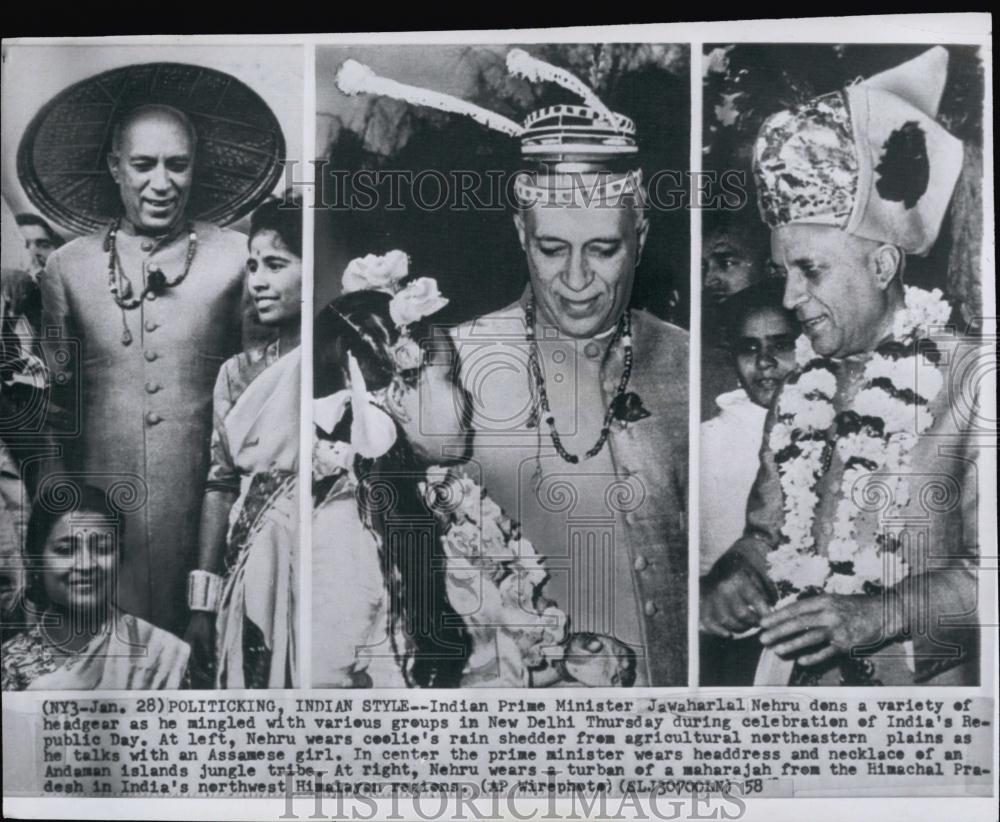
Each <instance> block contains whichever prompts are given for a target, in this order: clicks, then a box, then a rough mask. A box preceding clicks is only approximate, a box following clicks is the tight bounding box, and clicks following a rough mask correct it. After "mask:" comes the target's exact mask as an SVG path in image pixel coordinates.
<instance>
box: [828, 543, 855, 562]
mask: <svg viewBox="0 0 1000 822" xmlns="http://www.w3.org/2000/svg"><path fill="white" fill-rule="evenodd" d="M857 552H858V543H857V541H856V540H852V539H831V540H830V544H829V545H828V546H827V556H828V557H829V559H830V562H852V561H853V559H854V555H855V554H856V553H857Z"/></svg>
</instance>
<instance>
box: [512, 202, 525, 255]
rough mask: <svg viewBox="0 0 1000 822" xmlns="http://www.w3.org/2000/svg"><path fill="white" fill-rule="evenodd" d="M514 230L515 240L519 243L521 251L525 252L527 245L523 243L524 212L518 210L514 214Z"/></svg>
mask: <svg viewBox="0 0 1000 822" xmlns="http://www.w3.org/2000/svg"><path fill="white" fill-rule="evenodd" d="M514 228H515V229H516V230H517V239H518V242H519V243H521V250H522V251H527V250H528V244H527V242H526V241H525V233H524V232H525V226H524V212H523V211H522V210H520V209H518V210H517V211H515V212H514Z"/></svg>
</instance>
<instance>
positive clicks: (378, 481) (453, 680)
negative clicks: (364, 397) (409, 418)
mask: <svg viewBox="0 0 1000 822" xmlns="http://www.w3.org/2000/svg"><path fill="white" fill-rule="evenodd" d="M390 299H391V298H390V296H389V295H388V294H385V293H382V292H379V291H368V290H365V291H355V292H352V293H350V294H344V295H342V296H340V297H338V298H337V299H335V300H333V302H331V303H330V304H329V305H327V306H326V307H325V308H324V309H323V310H322V311H320V313H319V314H318V315H317V317H316V319H315V322H314V326H313V329H314V330H313V338H314V339H313V396H314V397H317V398H318V397H326V396H329V395H330V394H333V393H335V392H337V391H340V390H342V389H344V388H346V387H347V378H346V373H347V354H348V352H350V353H351V354H353V355H354V357H355V359H356V360H357V361H358V365H359V367H360V368H361V373H362V374H363V375H364V378H365V384H366V386H367V388H368V390H369V391H378V390H379V389H382V388H386V387H388V386H389V384H390V383H391V382H392V380H393V377H394V376H395V375H396V374H397V373H398V372H397V370H396V368H395V363H394V360H393V357H392V350H391V349H392V346H394V345H395V344H396V343H397V342H398V341H399V330H398V329H397V327H396V324H395V323H394V322H393V320H392V317H391V316H390V314H389V301H390ZM409 335H410V337H411V338H412V339H413V341H414V342H416V343H417V344H418V345H421V344H422V343H423V342H424V341H425V340H429V339H430V336H431V328H430V326H429V325H428V324H427V323H426V322H423V321H418V322H414V323H411V324H410V326H409ZM400 376H401V377H402V379H403V380H404V381H405V382H407V384H409V385H411V386H412V385H416V383H417V380H418V379H419V369H413V370H411V371H409V372H404V373H402V374H401V375H400ZM350 427H351V412H350V410H348V412H347V414H345V415H344V418H343V419H342V420H341V421H340V423H339V424H338V425H337V427H336V428H335V429H334V431H333V432H332V434H330V435H329V438H330V439H333V440H344V441H346V440H348V439H350ZM317 434H318V435H319V436H321V437H326V436H327V435H325V434H324V433H323V432H322V431H317ZM396 434H397V437H396V442H395V444H394V445H393V447H392V448H391V449H390V450H389V452H388V453H386V454H385V455H384V456H382V457H379V458H378V459H375V460H370V459H363V458H362V457H356V459H355V465H354V470H355V474H356V475H357V477H358V491H357V502H358V507H359V509H360V511H361V513H362V516H363V517H364V518H365V519H366V520H367V521H368V523H369V524H370V526H371V527H372V528H373V530H374V531H375V532H376V533H377V534H378V536H379V537H380V547H379V551H380V554H381V560H382V572H383V580H384V582H385V584H386V589H387V591H388V595H389V605H390V614H391V626H392V627H391V628H390V639H391V640H392V642H393V650H394V652H395V654H396V660H397V662H398V663H399V665H400V668H401V670H402V672H403V676H404V677H405V678H406V680H407V683H408V684H412V685H418V686H420V687H425V688H448V687H456V686H458V685H459V684H461V678H462V672H463V671H464V669H465V663H466V661H467V660H468V658H469V652H470V640H469V636H468V633H467V631H466V629H465V625H464V623H463V622H462V619H461V617H460V616H459V615H458V614H457V613H456V612H455V609H454V608H452V606H451V603H450V602H449V600H448V596H447V593H446V590H445V579H444V566H445V555H444V551H443V549H442V547H441V540H440V532H439V529H440V527H441V526H440V525H439V523H438V522H437V520H436V519H435V518H434V516H433V514H432V513H431V512H430V510H429V509H428V507H427V505H426V504H425V502H424V500H423V495H422V494H421V493H420V490H419V488H418V483H420V482H422V481H424V479H425V468H426V466H425V465H423V464H422V463H421V461H420V460H419V459H418V458H417V456H416V454H415V453H414V451H413V447H412V446H411V445H410V443H409V441H408V440H407V438H406V434H405V433H404V432H403V430H402V428H400V426H399V425H398V424H397V425H396ZM329 487H330V481H326V482H325V483H324V482H320V483H317V484H316V485H315V486H314V488H313V496H314V499H315V500H316V501H317V502H319V501H321V500H322V499H323V498H324V497H325V496H326V493H327V491H328V490H329ZM397 627H401V628H402V629H403V632H404V633H405V634H406V636H408V637H409V639H410V641H411V642H412V650H407V649H400V648H397V647H396V644H395V634H396V630H395V629H396V628H397Z"/></svg>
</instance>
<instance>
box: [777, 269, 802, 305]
mask: <svg viewBox="0 0 1000 822" xmlns="http://www.w3.org/2000/svg"><path fill="white" fill-rule="evenodd" d="M807 296H808V295H807V294H806V290H805V281H804V279H803V277H802V275H801V274H796V273H795V272H793V271H789V272H788V275H787V276H786V277H785V294H784V297H783V298H782V301H781V303H782V305H784V307H785V308H786V309H788V310H789V311H794V310H795V309H796V308H798V307H799V306H800V305H802V303H804V302H805V300H806V297H807Z"/></svg>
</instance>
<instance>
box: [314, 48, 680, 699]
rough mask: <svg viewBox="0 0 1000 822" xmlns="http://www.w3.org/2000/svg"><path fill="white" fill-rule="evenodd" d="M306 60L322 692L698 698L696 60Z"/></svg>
mask: <svg viewBox="0 0 1000 822" xmlns="http://www.w3.org/2000/svg"><path fill="white" fill-rule="evenodd" d="M316 71H317V77H316V86H317V130H318V133H317V151H318V152H320V151H322V152H324V153H322V155H321V156H320V158H319V160H320V162H319V164H318V168H319V170H320V173H321V174H322V177H320V178H318V180H317V185H318V190H319V193H320V197H321V202H318V203H317V206H318V207H317V212H316V272H315V289H316V304H315V306H314V309H315V310H316V315H315V326H314V332H313V394H314V412H315V419H314V424H315V429H316V430H315V433H316V450H315V454H314V483H313V494H314V502H315V506H316V507H315V514H314V518H313V553H312V618H313V630H312V636H313V643H312V678H313V684H314V685H315V686H318V687H359V686H360V685H362V684H366V685H374V686H375V687H413V686H417V687H429V686H434V687H456V686H462V687H484V686H489V687H528V686H531V687H552V686H567V685H571V686H591V687H595V686H604V687H608V686H629V685H683V684H685V683H686V682H687V658H688V656H687V553H688V551H687V513H688V510H687V470H688V439H687V432H688V356H689V353H688V352H689V348H688V334H687V331H686V328H687V326H688V308H687V305H688V301H687V293H688V286H687V284H688V282H689V278H688V271H689V256H688V255H689V252H688V224H689V217H688V211H687V209H685V208H684V207H683V201H682V198H681V195H683V193H684V191H685V186H686V184H687V183H686V180H685V178H684V176H683V174H682V170H683V169H685V168H686V167H687V163H688V156H689V151H690V142H689V124H688V121H689V111H690V101H689V96H690V92H689V86H690V81H689V53H688V49H687V47H686V46H683V45H671V44H652V43H638V44H615V43H609V44H551V45H542V46H537V47H532V48H520V47H515V46H508V45H490V46H456V47H441V48H422V47H419V46H413V47H401V48H393V49H387V48H382V47H377V46H373V47H370V48H350V47H345V48H338V47H331V48H318V49H317V57H316ZM651 181H652V182H651ZM657 183H659V186H660V190H661V191H662V192H664V193H663V195H662V196H663V199H664V201H665V202H666V204H667V206H668V207H663V208H659V209H657V208H655V207H653V206H652V205H650V204H649V203H648V202H647V199H648V197H647V191H648V190H649V188H650V186H651V185H655V184H657ZM671 186H672V187H673V189H674V191H673V195H674V196H673V198H669V197H668V196H667V192H668V189H669V188H670V187H671ZM324 206H325V209H324ZM365 397H367V400H364V398H365ZM362 400H364V402H362ZM359 407H360V408H363V409H364V417H365V418H364V419H358V417H359V413H358V409H359ZM359 437H361V438H363V440H362V441H360V442H359V439H358V438H359ZM345 534H350V535H351V536H350V537H349V538H346V539H345V537H344V535H345ZM331 621H333V622H335V623H336V624H338V625H339V626H340V627H341V629H342V630H341V631H340V632H338V633H336V634H333V633H330V632H329V631H323V626H324V625H326V624H329V623H330V622H331Z"/></svg>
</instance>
